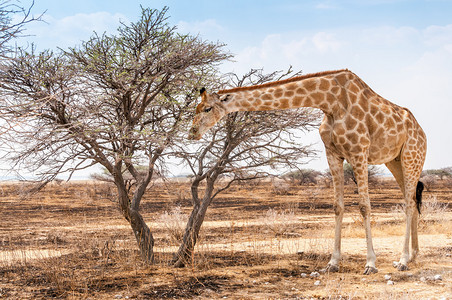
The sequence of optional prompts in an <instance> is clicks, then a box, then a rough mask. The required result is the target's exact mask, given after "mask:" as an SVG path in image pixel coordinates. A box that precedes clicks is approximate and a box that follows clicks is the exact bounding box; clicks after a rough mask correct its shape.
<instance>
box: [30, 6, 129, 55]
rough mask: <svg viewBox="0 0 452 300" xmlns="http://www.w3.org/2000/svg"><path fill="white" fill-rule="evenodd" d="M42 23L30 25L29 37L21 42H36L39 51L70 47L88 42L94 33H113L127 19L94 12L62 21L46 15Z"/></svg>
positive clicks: (119, 15) (117, 15) (121, 16)
mask: <svg viewBox="0 0 452 300" xmlns="http://www.w3.org/2000/svg"><path fill="white" fill-rule="evenodd" d="M44 21H45V22H33V23H31V24H30V26H29V27H28V28H27V31H26V33H27V34H28V35H30V36H28V37H27V38H26V39H23V40H22V41H21V42H34V41H38V42H37V46H38V47H39V49H46V48H51V49H53V48H56V47H61V48H66V47H72V46H75V45H77V44H80V42H81V41H86V40H88V39H89V38H90V36H91V35H92V34H93V32H94V31H96V32H97V33H100V34H102V33H104V32H109V33H113V32H115V31H116V29H117V28H118V27H119V25H120V21H124V22H125V21H127V18H126V17H125V16H124V15H122V14H119V13H116V14H111V13H108V12H96V13H91V14H76V15H73V16H68V17H65V18H62V19H56V18H54V17H52V16H51V15H47V14H46V15H45V16H44Z"/></svg>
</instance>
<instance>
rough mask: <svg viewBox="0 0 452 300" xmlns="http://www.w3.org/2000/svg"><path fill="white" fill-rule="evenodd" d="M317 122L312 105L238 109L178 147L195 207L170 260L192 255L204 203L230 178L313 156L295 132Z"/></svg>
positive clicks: (250, 76)
mask: <svg viewBox="0 0 452 300" xmlns="http://www.w3.org/2000/svg"><path fill="white" fill-rule="evenodd" d="M297 74H299V73H298V72H297V73H295V75H297ZM291 75H294V74H293V72H292V70H291V69H289V70H288V71H287V72H286V73H282V72H273V73H270V74H264V73H263V72H262V70H251V71H250V72H249V73H247V74H245V75H244V76H243V77H239V76H237V75H235V74H229V82H228V84H227V86H229V87H231V86H234V87H237V86H243V85H255V84H262V83H265V82H268V81H274V80H279V79H282V78H285V77H289V76H291ZM223 87H224V86H223ZM319 121H320V119H319V113H315V112H314V111H313V110H311V109H297V110H286V111H270V112H236V113H232V114H229V115H228V116H226V117H225V118H224V119H223V120H222V121H220V122H219V124H218V125H217V126H215V127H214V128H212V129H211V130H210V131H209V132H208V133H206V134H205V135H204V138H203V139H202V140H201V142H197V143H196V144H193V145H192V147H193V151H189V150H187V146H186V145H185V146H184V148H181V149H179V151H178V152H176V153H175V155H177V156H178V157H182V158H183V159H184V161H185V163H186V164H187V165H188V166H189V168H190V170H191V171H192V173H193V175H194V177H193V180H192V182H191V196H192V204H193V209H192V212H191V214H190V217H189V220H188V223H187V226H186V229H185V233H184V236H183V240H182V243H181V245H180V247H179V249H178V251H177V253H176V254H175V256H174V259H173V263H174V265H175V266H178V267H182V266H184V265H185V264H186V263H187V262H189V261H190V260H191V258H192V255H193V250H194V247H195V244H196V241H197V238H198V235H199V231H200V228H201V225H202V223H203V221H204V217H205V214H206V212H207V208H208V207H209V205H210V203H211V202H212V201H213V200H214V198H215V197H216V196H217V195H218V194H219V193H221V192H223V191H224V190H226V189H227V188H229V187H230V186H231V185H232V184H233V183H234V182H239V181H246V180H253V179H258V178H263V177H267V176H269V175H270V174H271V173H272V172H273V173H279V172H280V169H279V168H280V167H281V168H286V167H295V166H296V165H299V164H301V163H302V161H303V159H306V158H307V157H309V156H311V155H314V154H315V152H314V151H313V150H312V149H311V148H310V146H306V145H303V144H302V138H300V137H299V136H297V135H298V133H300V131H304V130H309V129H312V128H314V127H316V126H318V124H319ZM220 178H222V180H221V182H220V181H219V180H218V179H220ZM201 184H203V187H204V188H203V191H201V189H200V185H201Z"/></svg>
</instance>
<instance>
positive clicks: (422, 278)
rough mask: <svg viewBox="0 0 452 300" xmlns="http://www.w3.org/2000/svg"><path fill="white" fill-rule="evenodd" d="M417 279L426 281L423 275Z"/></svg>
mask: <svg viewBox="0 0 452 300" xmlns="http://www.w3.org/2000/svg"><path fill="white" fill-rule="evenodd" d="M419 280H420V281H422V282H426V281H427V278H425V277H424V276H422V277H421V278H419Z"/></svg>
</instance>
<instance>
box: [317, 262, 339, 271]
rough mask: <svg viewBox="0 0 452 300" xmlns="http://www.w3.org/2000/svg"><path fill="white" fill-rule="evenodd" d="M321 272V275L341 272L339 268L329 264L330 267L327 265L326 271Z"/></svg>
mask: <svg viewBox="0 0 452 300" xmlns="http://www.w3.org/2000/svg"><path fill="white" fill-rule="evenodd" d="M320 272H321V273H337V272H339V266H338V265H332V264H328V265H326V267H325V269H322V270H320Z"/></svg>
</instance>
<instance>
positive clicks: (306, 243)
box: [0, 182, 452, 299]
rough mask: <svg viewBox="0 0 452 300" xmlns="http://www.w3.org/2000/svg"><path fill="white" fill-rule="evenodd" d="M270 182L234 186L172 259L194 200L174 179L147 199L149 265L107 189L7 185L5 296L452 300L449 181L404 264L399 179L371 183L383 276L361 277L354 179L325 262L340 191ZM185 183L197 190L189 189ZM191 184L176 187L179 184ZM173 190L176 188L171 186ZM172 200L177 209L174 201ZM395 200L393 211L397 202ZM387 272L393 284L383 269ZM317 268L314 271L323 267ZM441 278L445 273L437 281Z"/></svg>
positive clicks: (0, 258)
mask: <svg viewBox="0 0 452 300" xmlns="http://www.w3.org/2000/svg"><path fill="white" fill-rule="evenodd" d="M268 186H269V185H268V183H265V182H264V183H260V184H256V185H254V186H247V187H246V188H241V187H235V188H234V189H233V190H231V191H230V192H229V193H228V194H224V195H222V196H221V197H220V198H218V199H216V201H215V202H214V203H212V206H211V207H210V208H209V212H208V215H207V216H206V220H205V223H204V225H203V229H202V239H201V240H200V242H199V244H198V246H197V248H196V254H195V257H194V259H193V261H192V264H191V265H190V266H188V267H186V268H183V269H175V268H173V267H171V266H169V265H168V263H169V262H170V261H171V258H172V254H173V253H174V251H175V246H177V245H178V243H177V241H178V240H180V238H181V234H182V232H183V228H184V226H185V222H186V218H187V215H186V212H188V211H189V210H190V206H191V203H190V202H189V200H187V199H186V198H184V197H182V196H178V195H182V194H183V193H182V192H178V194H177V195H176V196H177V197H176V198H177V199H175V196H174V193H171V192H168V188H169V187H168V184H166V185H162V186H158V185H156V186H154V187H153V189H152V190H151V191H150V192H149V194H148V195H147V198H146V199H145V200H144V201H143V212H144V217H145V219H146V220H147V222H148V224H149V226H150V228H151V230H152V231H153V233H154V237H155V239H156V249H155V250H156V264H155V265H154V266H146V265H143V264H142V263H141V261H140V258H139V254H138V252H137V250H136V244H135V240H134V237H133V234H132V233H131V230H130V228H129V226H128V224H127V222H126V221H125V220H123V219H122V218H121V216H120V214H119V211H118V209H117V207H116V206H115V204H114V203H113V202H112V201H110V200H111V199H113V198H114V190H112V189H111V187H109V186H108V185H96V184H94V185H93V184H91V183H70V184H65V183H61V184H59V185H52V186H48V187H46V189H45V190H44V191H42V192H40V193H38V194H35V195H34V196H33V197H25V198H24V197H23V196H24V195H23V187H20V186H17V185H8V184H3V185H1V188H0V203H1V204H0V205H1V206H0V208H1V209H0V218H1V220H2V222H1V224H0V232H1V235H0V298H7V299H27V298H30V299H36V298H37V299H48V298H66V299H88V298H89V299H127V298H128V299H133V298H135V299H167V298H172V299H190V298H196V299H218V298H225V297H226V298H232V299H303V298H306V299H310V298H314V299H318V298H321V299H424V298H432V299H433V298H436V299H441V297H444V298H445V299H447V298H448V297H449V298H450V297H451V296H452V295H451V294H450V290H451V288H452V279H451V274H452V263H451V258H452V257H451V253H452V236H451V232H452V230H451V229H452V213H451V211H450V207H449V206H448V204H447V203H449V202H450V200H451V197H452V193H451V191H452V190H451V189H450V187H448V186H444V187H438V186H437V187H436V189H435V190H434V191H432V192H427V193H426V195H425V201H424V202H425V205H424V208H423V216H422V219H421V227H420V242H421V254H420V255H419V259H418V260H417V261H416V262H415V263H413V264H411V265H410V268H411V269H410V270H409V271H408V272H398V271H396V270H395V269H393V268H392V266H391V263H392V261H393V260H397V259H398V256H399V252H400V250H401V246H400V245H401V241H402V236H403V231H404V224H403V222H404V220H403V211H402V208H401V206H400V203H401V200H400V199H401V194H400V192H399V191H398V189H397V187H396V184H395V183H394V182H383V183H381V184H380V185H378V186H375V187H373V188H372V189H371V191H370V192H371V199H372V205H373V216H372V228H373V235H374V245H375V248H376V251H377V255H378V260H377V264H378V267H379V273H378V274H375V275H371V276H365V277H364V276H362V275H361V272H362V270H363V267H364V264H365V242H364V238H363V237H364V229H363V228H362V221H361V216H360V214H359V211H358V207H357V197H358V196H357V195H356V194H354V193H353V187H347V191H346V199H347V200H346V215H345V218H344V230H343V237H344V238H343V246H342V249H343V262H342V263H341V270H340V272H339V273H335V274H319V275H318V276H316V277H314V276H312V277H311V273H313V272H316V271H318V270H320V269H321V268H323V267H324V266H325V264H326V263H327V262H328V260H329V256H330V253H331V250H332V237H333V228H334V225H333V222H334V217H333V210H332V205H331V199H330V197H331V195H332V191H331V189H330V188H328V187H321V186H309V187H306V186H290V187H284V189H286V190H287V191H288V192H287V193H285V192H284V193H281V194H278V193H276V192H275V190H274V188H272V187H271V188H268ZM185 188H187V189H188V186H186V187H185ZM183 189H184V186H183V185H181V184H179V183H178V184H177V188H176V190H178V191H183ZM173 190H174V189H173ZM175 202H177V203H176V204H177V205H178V206H175V208H174V207H173V206H174V204H175ZM391 208H393V209H391ZM387 274H390V275H391V276H392V280H393V281H394V282H395V284H394V285H388V284H387V280H386V279H385V278H384V275H387ZM314 275H315V273H314ZM436 275H441V277H442V280H435V279H434V278H435V276H436Z"/></svg>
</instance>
